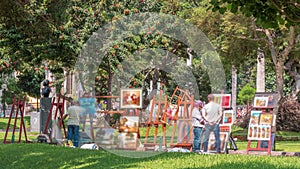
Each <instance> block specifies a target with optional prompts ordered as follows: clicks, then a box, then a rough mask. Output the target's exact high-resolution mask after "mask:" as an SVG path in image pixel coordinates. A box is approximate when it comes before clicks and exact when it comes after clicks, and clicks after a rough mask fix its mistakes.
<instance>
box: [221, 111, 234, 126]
mask: <svg viewBox="0 0 300 169" xmlns="http://www.w3.org/2000/svg"><path fill="white" fill-rule="evenodd" d="M222 124H223V125H232V124H233V110H224V112H223V122H222Z"/></svg>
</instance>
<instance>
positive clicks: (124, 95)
mask: <svg viewBox="0 0 300 169" xmlns="http://www.w3.org/2000/svg"><path fill="white" fill-rule="evenodd" d="M121 108H142V89H121Z"/></svg>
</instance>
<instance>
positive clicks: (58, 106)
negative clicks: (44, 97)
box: [44, 94, 67, 141]
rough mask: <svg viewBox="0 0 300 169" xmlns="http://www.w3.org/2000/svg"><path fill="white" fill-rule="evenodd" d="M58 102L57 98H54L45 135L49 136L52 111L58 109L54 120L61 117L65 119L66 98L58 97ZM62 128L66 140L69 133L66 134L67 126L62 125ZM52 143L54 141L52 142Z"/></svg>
mask: <svg viewBox="0 0 300 169" xmlns="http://www.w3.org/2000/svg"><path fill="white" fill-rule="evenodd" d="M61 100H62V101H61ZM55 101H56V98H55V97H53V99H52V104H51V108H50V112H49V114H48V118H47V122H46V126H45V129H44V134H47V130H48V125H49V123H50V120H52V111H53V108H54V107H56V109H55V114H54V120H55V119H56V118H57V117H58V116H59V117H60V119H62V118H63V115H64V104H65V97H62V96H61V95H60V94H59V95H58V98H57V102H55ZM58 111H59V114H58ZM62 127H63V130H64V135H65V138H67V132H66V127H65V124H64V123H62ZM50 140H51V139H50ZM51 141H52V140H51Z"/></svg>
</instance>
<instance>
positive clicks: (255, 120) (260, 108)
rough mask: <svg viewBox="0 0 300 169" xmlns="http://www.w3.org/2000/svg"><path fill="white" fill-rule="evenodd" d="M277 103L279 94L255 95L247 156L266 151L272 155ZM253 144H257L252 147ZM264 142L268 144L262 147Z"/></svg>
mask: <svg viewBox="0 0 300 169" xmlns="http://www.w3.org/2000/svg"><path fill="white" fill-rule="evenodd" d="M277 101H278V94H277V93H256V94H255V98H254V106H253V110H252V111H251V116H250V121H249V128H248V135H247V137H248V144H247V151H246V152H247V154H249V152H250V151H264V152H267V153H268V155H271V150H272V146H273V145H274V141H275V137H274V136H275V129H276V128H275V126H276V125H275V124H276V111H277V109H276V108H277ZM273 135H274V136H273ZM253 142H255V143H256V146H254V147H253V146H252V147H251V143H253ZM263 142H265V143H267V144H266V146H262V143H263Z"/></svg>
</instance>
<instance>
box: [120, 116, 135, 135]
mask: <svg viewBox="0 0 300 169" xmlns="http://www.w3.org/2000/svg"><path fill="white" fill-rule="evenodd" d="M138 125H139V117H138V116H122V117H121V118H120V127H119V132H129V133H132V132H138V127H139V126H138Z"/></svg>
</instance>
